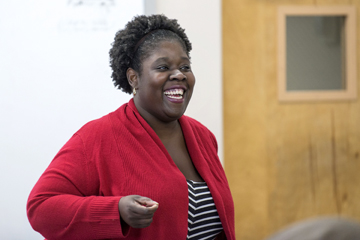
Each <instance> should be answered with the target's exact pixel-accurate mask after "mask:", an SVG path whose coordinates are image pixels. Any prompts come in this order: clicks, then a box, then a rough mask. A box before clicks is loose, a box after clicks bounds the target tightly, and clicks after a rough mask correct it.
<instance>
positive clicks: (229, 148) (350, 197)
mask: <svg viewBox="0 0 360 240" xmlns="http://www.w3.org/2000/svg"><path fill="white" fill-rule="evenodd" d="M282 5H319V6H320V5H326V6H332V5H353V6H356V9H357V16H358V18H357V26H358V27H357V37H358V39H360V36H359V29H360V27H359V26H360V21H359V19H360V17H359V16H360V1H357V0H316V1H315V0H266V1H265V0H224V1H223V10H222V11H223V70H224V75H223V79H224V85H223V86H224V87H223V89H224V156H225V170H226V174H227V176H228V180H229V183H230V187H231V190H232V194H233V198H234V201H235V220H236V236H237V239H240V240H243V239H244V240H245V239H246V240H259V239H263V238H265V237H266V236H268V235H269V234H271V233H273V232H275V231H277V230H279V229H280V228H282V227H284V226H286V225H288V224H290V223H293V222H296V221H298V220H302V219H306V218H310V217H314V216H323V215H341V216H347V217H351V218H355V219H357V220H359V221H360V101H359V99H357V100H353V101H323V102H315V101H313V102H295V103H280V102H279V101H278V99H277V22H276V21H277V7H278V6H282ZM358 43H359V40H358ZM358 46H359V44H358ZM359 50H360V48H358V50H357V59H360V56H359ZM358 62H360V61H358ZM357 66H359V64H358V65H357ZM358 69H360V68H359V67H358ZM358 76H360V74H359V73H358ZM358 79H359V78H358ZM359 86H360V84H359V81H358V89H357V91H358V95H359Z"/></svg>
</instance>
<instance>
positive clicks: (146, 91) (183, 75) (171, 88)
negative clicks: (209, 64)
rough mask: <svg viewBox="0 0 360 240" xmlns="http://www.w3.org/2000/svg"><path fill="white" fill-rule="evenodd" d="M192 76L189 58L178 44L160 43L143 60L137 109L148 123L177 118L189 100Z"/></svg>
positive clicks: (137, 95)
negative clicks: (154, 120)
mask: <svg viewBox="0 0 360 240" xmlns="http://www.w3.org/2000/svg"><path fill="white" fill-rule="evenodd" d="M194 84H195V77H194V74H193V73H192V71H191V66H190V59H189V57H188V56H187V54H186V52H185V51H184V49H183V47H182V45H181V44H180V43H179V42H177V41H166V40H164V41H162V42H160V43H159V44H158V46H157V48H155V49H154V50H153V52H152V54H150V56H149V57H148V58H146V59H144V60H143V62H142V70H141V74H140V75H138V82H137V86H136V90H137V94H136V95H135V97H134V102H135V105H136V108H137V109H138V111H139V112H140V114H141V115H142V116H143V117H144V118H145V119H146V120H147V121H151V120H152V119H154V118H155V119H156V120H160V121H162V122H170V121H174V120H177V119H179V118H180V117H181V116H182V115H183V114H184V112H185V110H186V107H187V105H188V103H189V101H190V98H191V95H192V92H193V88H194Z"/></svg>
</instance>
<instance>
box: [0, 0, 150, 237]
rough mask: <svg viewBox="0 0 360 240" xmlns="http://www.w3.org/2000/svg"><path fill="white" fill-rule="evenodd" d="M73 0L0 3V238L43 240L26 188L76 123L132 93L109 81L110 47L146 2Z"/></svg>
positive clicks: (109, 107)
mask: <svg viewBox="0 0 360 240" xmlns="http://www.w3.org/2000/svg"><path fill="white" fill-rule="evenodd" d="M77 2H79V1H76V0H73V1H71V0H55V1H48V0H12V1H0V109H1V113H0V114H1V117H0V192H1V198H0V216H1V217H0V239H6V240H12V239H18V240H23V239H27V240H31V239H43V238H42V237H41V236H40V234H38V233H36V232H35V231H33V230H32V228H31V226H30V224H29V223H28V220H27V217H26V209H25V205H26V200H27V197H28V195H29V192H30V190H31V189H32V187H33V186H34V184H35V182H36V181H37V179H38V178H39V177H40V175H41V173H42V172H43V171H44V170H45V168H46V167H47V165H48V164H49V163H50V161H51V159H52V158H53V157H54V155H55V154H56V152H57V151H58V150H59V149H60V147H61V146H62V145H63V144H64V143H65V142H66V141H67V140H68V139H69V138H70V137H71V135H72V134H73V133H74V132H75V131H76V130H77V129H78V128H80V127H81V126H82V125H83V124H84V123H86V122H88V121H89V120H92V119H94V118H98V117H100V116H102V115H104V114H106V113H108V112H110V111H113V110H115V109H116V108H117V107H119V106H120V105H121V104H122V103H124V102H127V101H128V99H129V98H130V95H127V94H124V93H122V92H121V91H119V90H116V89H115V88H114V87H113V84H112V80H111V77H110V75H111V70H110V67H109V57H108V51H109V49H110V47H111V46H110V44H111V42H113V38H114V35H115V32H116V31H117V30H119V29H121V28H123V27H124V26H125V23H126V22H127V21H129V20H130V19H132V18H133V16H134V15H136V14H143V12H144V5H143V0H131V1H127V0H115V1H112V0H108V1H107V0H104V1H102V2H104V3H106V4H108V5H107V6H103V7H99V6H98V5H92V4H91V3H97V2H99V1H92V0H89V1H86V0H83V2H84V3H85V4H86V3H88V4H89V5H82V6H76V4H77ZM112 2H114V3H115V5H112V4H111V3H112Z"/></svg>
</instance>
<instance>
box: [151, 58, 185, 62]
mask: <svg viewBox="0 0 360 240" xmlns="http://www.w3.org/2000/svg"><path fill="white" fill-rule="evenodd" d="M181 59H182V60H186V61H189V62H190V59H189V58H188V57H181ZM168 60H169V58H168V57H160V58H158V59H156V60H155V61H154V63H158V62H162V61H168Z"/></svg>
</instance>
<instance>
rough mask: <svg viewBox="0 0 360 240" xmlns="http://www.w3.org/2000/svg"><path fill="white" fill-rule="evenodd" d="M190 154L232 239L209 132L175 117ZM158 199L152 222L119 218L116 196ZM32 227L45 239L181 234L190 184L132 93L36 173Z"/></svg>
mask: <svg viewBox="0 0 360 240" xmlns="http://www.w3.org/2000/svg"><path fill="white" fill-rule="evenodd" d="M179 122H180V125H181V128H182V131H183V133H184V137H185V142H186V145H187V148H188V151H189V154H190V156H191V159H192V161H193V163H194V165H195V167H196V169H197V170H198V172H199V174H200V175H201V177H202V178H203V179H204V180H205V181H206V182H207V184H208V186H209V189H210V191H211V194H212V196H213V198H214V201H215V205H216V208H217V210H218V213H219V216H220V220H221V222H222V225H223V228H224V232H225V234H226V237H227V239H228V240H233V239H235V230H234V206H233V200H232V197H231V193H230V189H229V186H228V182H227V180H226V176H225V173H224V170H223V168H222V166H221V163H220V161H219V158H218V156H217V143H216V140H215V137H214V135H213V134H212V133H211V132H210V131H209V130H208V129H207V128H206V127H204V126H203V125H201V124H200V123H199V122H197V121H195V120H194V119H192V118H189V117H186V116H182V117H181V118H180V119H179ZM132 194H136V195H141V196H146V197H149V198H151V199H153V200H154V201H157V202H158V203H159V208H158V210H157V211H156V212H155V215H154V217H153V222H152V223H151V225H150V226H149V227H147V228H141V229H134V228H131V227H129V226H122V225H121V224H120V215H119V210H118V202H119V200H120V198H121V196H126V195H132ZM27 214H28V218H29V221H30V223H31V225H32V227H33V228H34V229H35V230H36V231H38V232H40V233H41V234H42V235H43V236H44V237H46V238H48V239H51V240H52V239H61V240H66V239H71V240H75V239H123V238H126V239H129V240H132V239H141V240H146V239H158V240H162V239H164V240H165V239H166V240H167V239H173V240H185V239H186V235H187V224H188V223H187V219H188V187H187V183H186V179H185V177H184V175H183V174H182V173H181V172H180V170H179V169H178V168H177V166H176V165H175V163H174V162H173V160H172V159H171V157H170V155H169V154H168V152H167V150H166V149H165V147H164V145H163V144H162V142H161V140H160V139H159V137H158V136H157V135H156V133H155V132H154V130H153V129H152V128H151V127H150V126H149V125H148V124H147V122H146V121H145V120H144V119H143V118H142V117H141V116H140V114H139V112H138V111H137V109H136V107H135V105H134V102H133V100H130V102H129V103H128V104H124V105H122V106H121V107H120V108H119V109H117V110H116V111H114V112H112V113H110V114H108V115H106V116H104V117H102V118H100V119H97V120H94V121H91V122H89V123H87V124H86V125H84V126H83V127H82V128H81V129H80V130H79V131H78V132H76V133H75V134H74V135H73V136H72V137H71V139H70V140H69V141H68V142H67V143H66V144H65V145H64V146H63V147H62V149H61V150H60V151H59V153H58V154H57V155H56V156H55V158H54V159H53V161H52V162H51V164H50V165H49V167H48V168H47V169H46V171H45V172H44V173H43V175H42V176H41V177H40V179H39V180H38V182H37V183H36V185H35V186H34V188H33V190H32V192H31V193H30V196H29V199H28V203H27Z"/></svg>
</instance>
